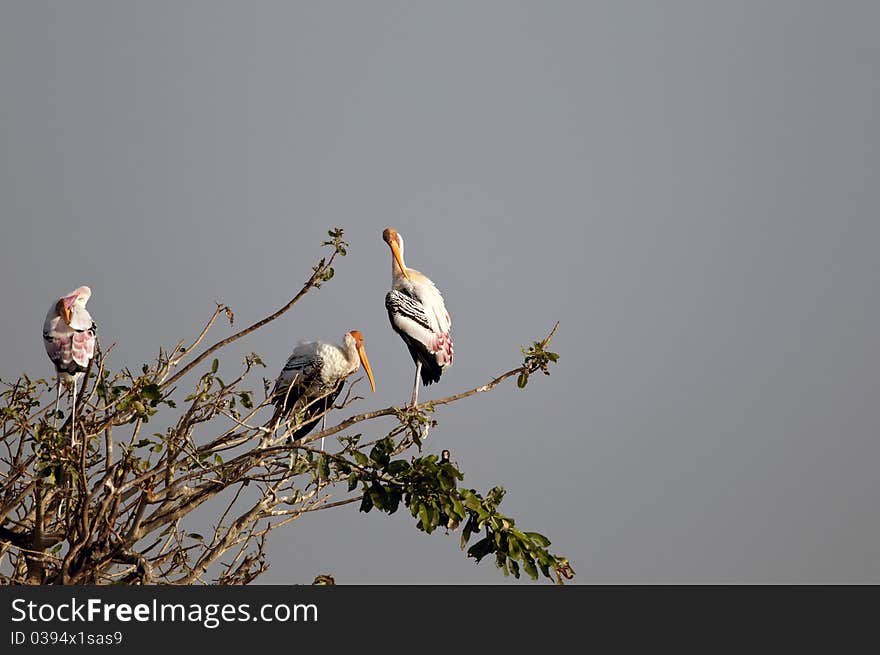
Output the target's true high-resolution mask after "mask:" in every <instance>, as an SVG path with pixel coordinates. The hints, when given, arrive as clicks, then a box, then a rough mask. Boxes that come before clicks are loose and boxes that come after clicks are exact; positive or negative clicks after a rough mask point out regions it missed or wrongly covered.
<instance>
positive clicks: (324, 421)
mask: <svg viewBox="0 0 880 655" xmlns="http://www.w3.org/2000/svg"><path fill="white" fill-rule="evenodd" d="M326 429H327V398H326V397H325V398H324V416H322V417H321V432H323V431H324V430H326ZM321 450H324V437H321Z"/></svg>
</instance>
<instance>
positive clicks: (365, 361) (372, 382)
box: [357, 343, 376, 393]
mask: <svg viewBox="0 0 880 655" xmlns="http://www.w3.org/2000/svg"><path fill="white" fill-rule="evenodd" d="M357 351H358V357H360V358H361V364H363V365H364V370H365V371H366V372H367V378H368V379H369V380H370V388H371V389H372V390H373V393H376V381H375V380H374V379H373V369H371V368H370V360H369V359H367V351H366V350H364V344H362V343H361V344H358V347H357Z"/></svg>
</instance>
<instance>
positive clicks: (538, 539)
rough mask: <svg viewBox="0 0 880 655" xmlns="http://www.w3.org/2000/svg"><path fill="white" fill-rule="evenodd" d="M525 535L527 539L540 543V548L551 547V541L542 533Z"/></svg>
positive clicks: (527, 533)
mask: <svg viewBox="0 0 880 655" xmlns="http://www.w3.org/2000/svg"><path fill="white" fill-rule="evenodd" d="M525 534H526V536H527V537H529V539H531V540H532V541H534V542H536V543H538V544H539V545H540V546H543V547H544V548H546V547H547V546H549V545H550V540H549V539H548V538H547V537H545V536H544V535H542V534H541V533H540V532H526V533H525Z"/></svg>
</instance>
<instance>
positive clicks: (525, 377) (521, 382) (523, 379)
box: [516, 371, 529, 389]
mask: <svg viewBox="0 0 880 655" xmlns="http://www.w3.org/2000/svg"><path fill="white" fill-rule="evenodd" d="M528 383H529V374H528V373H526V372H525V371H523V372H522V373H520V374H519V377H518V378H516V386H518V387H519V388H520V389H525V388H526V385H527V384H528Z"/></svg>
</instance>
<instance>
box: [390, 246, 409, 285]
mask: <svg viewBox="0 0 880 655" xmlns="http://www.w3.org/2000/svg"><path fill="white" fill-rule="evenodd" d="M388 245H389V246H391V254H392V255H394V259H395V260H397V265H398V266H400V270H401V272H402V273H403V277H405V278H406V279H407V280H408V279H409V275H407V273H406V266H404V265H403V257H402V256H401V254H400V246H398V245H397V239H394V240H393V241H389V242H388Z"/></svg>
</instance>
